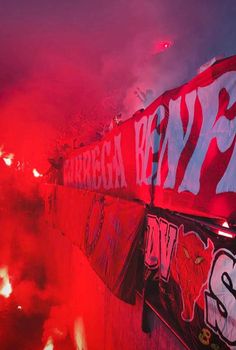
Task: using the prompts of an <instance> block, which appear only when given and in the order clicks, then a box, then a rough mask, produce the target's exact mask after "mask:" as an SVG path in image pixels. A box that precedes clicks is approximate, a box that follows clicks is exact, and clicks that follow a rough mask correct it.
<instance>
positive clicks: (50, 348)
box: [43, 337, 54, 350]
mask: <svg viewBox="0 0 236 350" xmlns="http://www.w3.org/2000/svg"><path fill="white" fill-rule="evenodd" d="M53 349H54V345H53V341H52V338H51V337H50V338H48V341H47V344H46V345H45V347H44V348H43V350H53Z"/></svg>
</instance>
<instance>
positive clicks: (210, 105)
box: [179, 72, 236, 194]
mask: <svg viewBox="0 0 236 350" xmlns="http://www.w3.org/2000/svg"><path fill="white" fill-rule="evenodd" d="M225 87H227V92H228V94H229V101H228V105H227V106H226V108H227V109H229V108H230V107H231V106H232V105H233V103H235V102H236V73H235V72H233V73H232V72H230V73H225V74H223V75H222V76H221V77H220V78H218V79H217V80H215V81H214V82H213V83H212V84H211V85H208V86H206V87H202V88H198V98H199V101H200V104H201V107H202V114H203V120H202V128H201V132H200V135H199V137H198V141H197V144H196V147H195V149H194V152H193V155H192V157H191V159H190V161H189V163H188V166H187V169H186V171H185V176H184V179H183V181H182V184H181V185H180V187H179V192H181V191H184V190H187V191H190V192H192V193H194V194H197V193H198V192H199V190H200V174H201V170H202V165H203V162H204V160H205V158H206V155H207V151H208V149H209V146H210V143H211V141H212V140H213V139H214V138H216V141H217V145H218V147H219V149H220V151H221V152H225V151H226V150H227V149H228V148H229V147H230V146H231V145H232V142H233V141H234V140H235V135H236V120H235V119H233V120H228V119H226V118H225V117H224V116H222V117H220V118H219V119H218V120H217V121H216V116H217V112H218V110H219V107H220V106H219V93H220V91H221V90H222V89H223V88H225ZM226 135H227V137H226ZM234 153H235V152H234ZM233 157H234V154H233V156H232V158H233ZM234 161H235V159H234ZM234 164H235V163H234ZM229 167H230V169H228V168H227V169H226V172H225V179H226V180H227V181H228V183H227V184H225V183H224V182H223V183H221V184H220V185H218V186H217V187H218V193H220V192H227V191H230V190H231V191H236V182H235V171H232V164H230V166H229ZM232 172H233V173H234V176H230V175H232ZM223 179H224V176H223ZM226 190H227V191H226Z"/></svg>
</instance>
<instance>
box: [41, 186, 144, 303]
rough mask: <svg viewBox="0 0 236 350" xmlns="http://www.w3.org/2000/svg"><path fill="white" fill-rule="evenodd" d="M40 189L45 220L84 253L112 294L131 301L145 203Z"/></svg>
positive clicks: (84, 192) (132, 298)
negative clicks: (43, 202) (43, 203)
mask: <svg viewBox="0 0 236 350" xmlns="http://www.w3.org/2000/svg"><path fill="white" fill-rule="evenodd" d="M41 193H42V197H43V198H44V201H45V215H46V219H47V221H48V222H49V223H50V224H51V225H53V227H55V229H58V230H60V232H61V233H62V234H63V235H65V236H66V237H67V238H68V239H69V240H70V241H71V244H74V245H76V246H78V247H79V248H80V249H81V250H82V251H83V252H84V253H85V255H86V256H87V258H88V259H89V261H90V264H91V266H92V267H93V269H94V270H95V272H96V273H97V274H98V275H99V276H100V277H101V279H102V280H103V281H104V283H105V284H106V285H107V287H108V288H109V289H110V290H111V291H112V292H113V293H114V294H115V295H117V296H118V297H119V298H120V299H122V300H124V301H126V302H129V303H134V299H135V289H136V277H137V276H136V271H137V259H138V249H137V245H138V243H139V241H140V234H141V233H143V222H144V218H145V210H146V209H145V207H144V205H141V204H139V203H135V202H129V201H127V200H123V199H119V198H113V197H111V196H104V195H102V194H98V193H95V192H90V191H82V190H75V189H71V188H66V187H63V186H57V185H43V186H42V188H41Z"/></svg>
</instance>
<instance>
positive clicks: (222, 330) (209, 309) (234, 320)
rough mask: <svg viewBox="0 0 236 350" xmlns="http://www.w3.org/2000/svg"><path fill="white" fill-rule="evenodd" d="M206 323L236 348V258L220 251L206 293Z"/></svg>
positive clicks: (228, 252) (216, 256) (213, 265)
mask: <svg viewBox="0 0 236 350" xmlns="http://www.w3.org/2000/svg"><path fill="white" fill-rule="evenodd" d="M205 300H206V310H205V322H206V323H207V325H208V326H209V327H210V328H211V329H212V330H213V331H214V332H215V333H217V334H218V335H219V336H220V338H221V339H223V340H224V341H225V342H226V343H227V344H228V345H229V346H233V347H235V346H236V331H235V329H236V256H234V255H233V254H232V253H231V252H230V251H228V250H225V249H220V250H218V251H217V252H216V254H215V256H214V261H213V264H212V268H211V272H210V278H209V290H208V291H206V292H205Z"/></svg>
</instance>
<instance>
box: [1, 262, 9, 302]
mask: <svg viewBox="0 0 236 350" xmlns="http://www.w3.org/2000/svg"><path fill="white" fill-rule="evenodd" d="M0 278H1V279H2V285H1V287H0V295H2V296H3V297H4V298H9V296H10V295H11V293H12V286H11V283H10V280H9V276H8V271H7V267H2V268H1V269H0Z"/></svg>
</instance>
